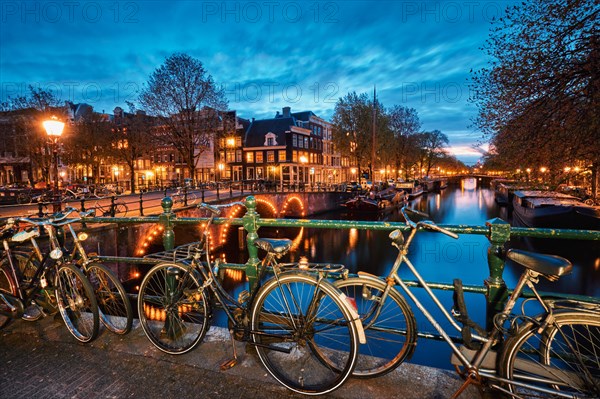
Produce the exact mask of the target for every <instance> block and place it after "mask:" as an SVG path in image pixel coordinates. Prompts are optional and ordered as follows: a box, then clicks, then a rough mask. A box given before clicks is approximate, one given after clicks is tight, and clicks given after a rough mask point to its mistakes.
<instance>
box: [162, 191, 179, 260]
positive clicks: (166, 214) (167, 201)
mask: <svg viewBox="0 0 600 399" xmlns="http://www.w3.org/2000/svg"><path fill="white" fill-rule="evenodd" d="M160 206H162V208H163V213H161V214H160V215H159V217H158V222H159V223H160V224H161V225H162V226H163V228H164V229H165V230H164V231H163V246H164V247H165V250H166V251H170V250H172V249H173V248H174V247H175V232H174V231H173V227H174V223H173V219H175V218H176V215H175V213H173V212H172V209H173V200H172V199H171V197H165V198H163V199H162V200H161V202H160Z"/></svg>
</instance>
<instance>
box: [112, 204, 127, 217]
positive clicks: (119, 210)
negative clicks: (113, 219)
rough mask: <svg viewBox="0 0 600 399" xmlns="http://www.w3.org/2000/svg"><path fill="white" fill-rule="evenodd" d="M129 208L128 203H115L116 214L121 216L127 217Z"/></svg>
mask: <svg viewBox="0 0 600 399" xmlns="http://www.w3.org/2000/svg"><path fill="white" fill-rule="evenodd" d="M128 210H129V209H128V208H127V204H124V203H122V202H120V203H118V204H115V216H116V215H119V216H120V217H125V216H127V211H128Z"/></svg>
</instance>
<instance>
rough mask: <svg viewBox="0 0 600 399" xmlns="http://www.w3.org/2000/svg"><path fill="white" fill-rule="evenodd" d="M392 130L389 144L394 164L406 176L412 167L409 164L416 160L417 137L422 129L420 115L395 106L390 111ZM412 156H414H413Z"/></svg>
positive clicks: (412, 109)
mask: <svg viewBox="0 0 600 399" xmlns="http://www.w3.org/2000/svg"><path fill="white" fill-rule="evenodd" d="M388 115H389V118H390V130H391V132H392V134H393V139H392V140H391V141H390V142H388V148H389V150H390V151H391V152H392V154H393V156H392V158H391V159H392V162H393V165H394V168H395V169H396V170H398V171H399V170H403V171H404V172H405V176H407V175H408V171H409V170H410V167H411V166H412V165H411V164H410V162H409V160H411V158H413V159H414V154H415V153H416V151H415V150H416V149H417V141H416V140H415V135H416V134H417V133H418V132H419V130H420V129H421V121H420V120H419V115H418V113H417V111H416V110H415V109H414V108H408V107H403V106H401V105H394V106H393V107H392V108H391V109H390V110H389V111H388ZM411 155H412V156H411Z"/></svg>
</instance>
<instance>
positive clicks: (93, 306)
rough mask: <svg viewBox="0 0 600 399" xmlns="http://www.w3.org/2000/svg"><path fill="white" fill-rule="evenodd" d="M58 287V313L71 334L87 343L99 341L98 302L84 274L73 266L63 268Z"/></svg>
mask: <svg viewBox="0 0 600 399" xmlns="http://www.w3.org/2000/svg"><path fill="white" fill-rule="evenodd" d="M55 286H56V299H57V301H58V310H59V312H60V314H61V316H62V318H63V320H64V321H65V325H66V326H67V329H68V330H69V332H70V333H71V335H73V336H74V337H75V339H77V340H78V341H80V342H84V343H87V342H91V341H93V340H94V339H96V337H97V336H98V331H99V329H100V320H99V315H98V302H97V301H96V297H95V296H94V289H93V288H92V285H91V284H90V282H89V281H88V279H87V278H86V277H85V275H84V274H83V272H82V271H81V270H79V268H78V267H77V266H75V265H74V264H72V263H65V264H62V265H59V266H58V270H57V273H56V284H55Z"/></svg>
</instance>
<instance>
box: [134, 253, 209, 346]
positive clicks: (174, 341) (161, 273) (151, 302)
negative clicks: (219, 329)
mask: <svg viewBox="0 0 600 399" xmlns="http://www.w3.org/2000/svg"><path fill="white" fill-rule="evenodd" d="M201 287H202V283H201V282H200V278H199V277H198V275H197V273H196V272H195V271H194V270H193V269H192V268H191V267H190V266H187V265H183V264H180V263H170V262H169V263H161V264H158V265H156V266H154V267H153V268H152V269H151V270H150V271H149V272H148V274H146V276H145V277H144V280H143V281H142V284H141V285H140V292H139V296H138V314H139V318H140V324H141V325H142V329H143V330H144V333H145V334H146V336H147V337H148V339H149V340H150V342H152V344H154V346H156V347H157V348H158V349H160V350H161V351H163V352H165V353H169V354H172V355H180V354H183V353H186V352H189V351H190V350H192V349H193V348H195V347H196V346H197V345H198V344H199V343H200V342H201V341H202V339H203V338H204V335H205V334H206V331H208V328H209V327H210V306H209V304H208V300H207V293H206V291H203V290H202V289H201Z"/></svg>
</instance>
